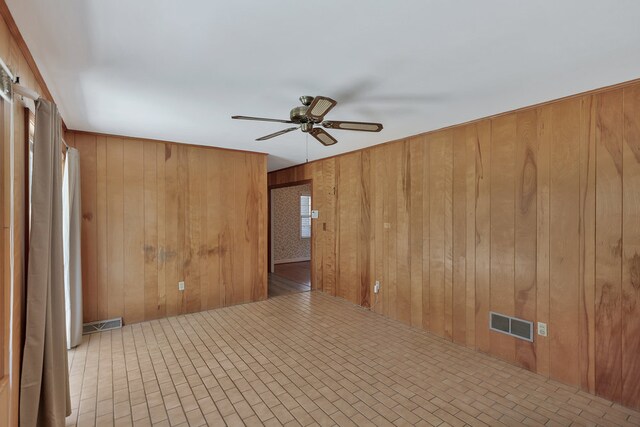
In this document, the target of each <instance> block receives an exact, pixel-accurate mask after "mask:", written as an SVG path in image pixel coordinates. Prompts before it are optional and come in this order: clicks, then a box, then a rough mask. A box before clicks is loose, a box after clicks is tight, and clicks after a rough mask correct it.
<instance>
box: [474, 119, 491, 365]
mask: <svg viewBox="0 0 640 427" xmlns="http://www.w3.org/2000/svg"><path fill="white" fill-rule="evenodd" d="M476 129H477V137H476V141H475V144H476V158H475V159H476V182H475V184H476V200H475V205H476V239H475V243H476V347H477V349H478V350H480V351H483V352H485V353H488V352H489V350H490V349H491V337H490V335H489V310H490V304H491V121H486V122H482V123H478V124H477V125H476Z"/></svg>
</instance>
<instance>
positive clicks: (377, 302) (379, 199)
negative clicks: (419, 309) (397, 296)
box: [324, 147, 386, 313]
mask: <svg viewBox="0 0 640 427" xmlns="http://www.w3.org/2000/svg"><path fill="white" fill-rule="evenodd" d="M371 153H372V162H373V165H374V168H373V172H372V178H371V179H372V187H373V189H374V191H373V193H374V196H373V197H374V205H373V233H374V236H373V243H374V254H375V255H374V257H375V261H374V278H373V282H374V284H375V281H376V280H378V281H382V283H385V282H384V279H385V277H384V271H385V270H384V255H385V247H384V243H385V237H384V235H385V228H384V203H385V200H384V194H385V192H384V189H385V182H386V175H385V174H384V171H385V167H384V162H385V159H384V151H383V149H382V148H381V147H379V148H377V149H373V150H371ZM326 238H327V237H326V236H325V239H326ZM330 250H331V248H330V247H328V246H327V245H326V244H325V255H324V256H325V257H326V256H327V253H326V252H327V251H330ZM325 268H331V267H330V266H326V267H325ZM385 292H386V283H385V287H384V288H382V289H381V291H380V293H378V294H377V295H374V296H373V298H374V303H373V304H374V305H373V307H374V308H373V309H374V310H375V311H376V312H377V313H384V298H383V296H384V294H385Z"/></svg>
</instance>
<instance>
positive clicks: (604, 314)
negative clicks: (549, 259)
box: [595, 90, 623, 400]
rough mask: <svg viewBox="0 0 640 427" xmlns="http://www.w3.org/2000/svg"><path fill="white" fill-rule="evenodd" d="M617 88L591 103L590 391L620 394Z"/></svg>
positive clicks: (619, 136)
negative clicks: (593, 384)
mask: <svg viewBox="0 0 640 427" xmlns="http://www.w3.org/2000/svg"><path fill="white" fill-rule="evenodd" d="M622 93H623V92H622V90H618V91H613V92H608V93H605V94H599V95H596V96H595V103H596V173H597V177H598V178H597V180H596V245H595V249H596V264H595V267H596V270H595V271H596V283H595V284H596V312H595V315H596V337H597V338H596V339H597V340H598V345H597V346H596V353H595V374H596V393H597V394H599V395H601V396H605V397H607V398H609V399H612V400H620V399H621V397H622V370H621V369H620V366H621V363H622V312H621V293H622V276H621V275H622V128H623V115H622Z"/></svg>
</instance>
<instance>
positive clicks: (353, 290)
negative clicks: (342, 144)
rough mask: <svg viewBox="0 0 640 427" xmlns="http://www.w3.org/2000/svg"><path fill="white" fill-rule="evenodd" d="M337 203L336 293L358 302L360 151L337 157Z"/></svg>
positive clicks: (355, 302)
mask: <svg viewBox="0 0 640 427" xmlns="http://www.w3.org/2000/svg"><path fill="white" fill-rule="evenodd" d="M337 163H338V166H337V167H338V179H337V187H338V189H337V192H338V194H339V195H340V197H339V198H338V204H337V212H338V216H337V221H338V227H337V229H338V233H337V236H338V237H337V238H338V240H337V244H338V246H339V250H338V257H337V266H336V269H337V274H336V277H337V283H338V284H339V285H338V289H337V293H336V295H338V296H340V297H342V298H344V299H346V300H348V301H351V302H353V303H354V304H357V303H358V301H359V297H360V295H359V294H360V286H359V284H360V280H359V279H360V278H359V274H358V246H359V245H358V225H359V224H358V222H359V216H360V209H361V204H360V192H361V187H360V178H359V177H360V175H361V162H360V153H357V154H355V155H349V156H343V157H341V158H339V159H338V162H337Z"/></svg>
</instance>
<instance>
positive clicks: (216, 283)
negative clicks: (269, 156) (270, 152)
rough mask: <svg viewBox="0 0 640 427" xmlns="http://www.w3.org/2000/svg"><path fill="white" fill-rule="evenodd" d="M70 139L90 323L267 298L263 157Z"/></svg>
mask: <svg viewBox="0 0 640 427" xmlns="http://www.w3.org/2000/svg"><path fill="white" fill-rule="evenodd" d="M66 137H67V141H68V143H69V144H70V145H73V146H75V147H76V148H77V149H78V150H79V152H80V168H81V188H82V215H83V222H82V257H83V259H82V262H83V277H82V279H83V297H84V304H83V305H84V320H85V322H90V321H94V320H104V319H110V318H113V317H120V316H122V317H123V318H124V321H125V322H126V323H133V322H140V321H142V320H149V319H156V318H160V317H165V316H173V315H176V314H180V313H187V312H195V311H200V310H207V309H211V308H216V307H223V306H227V305H231V304H239V303H243V302H249V301H258V300H262V299H265V298H266V296H267V266H266V262H267V245H266V237H267V231H266V230H267V222H266V221H267V212H266V207H267V199H266V195H267V184H266V179H267V171H266V156H265V155H264V154H257V153H247V152H240V151H231V150H222V149H214V148H206V147H195V146H189V145H184V144H176V143H169V142H160V141H150V140H141V139H132V138H122V137H115V136H105V135H96V134H90V133H84V132H68V133H67V136H66ZM179 281H184V282H185V290H184V291H179V290H178V282H179Z"/></svg>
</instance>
